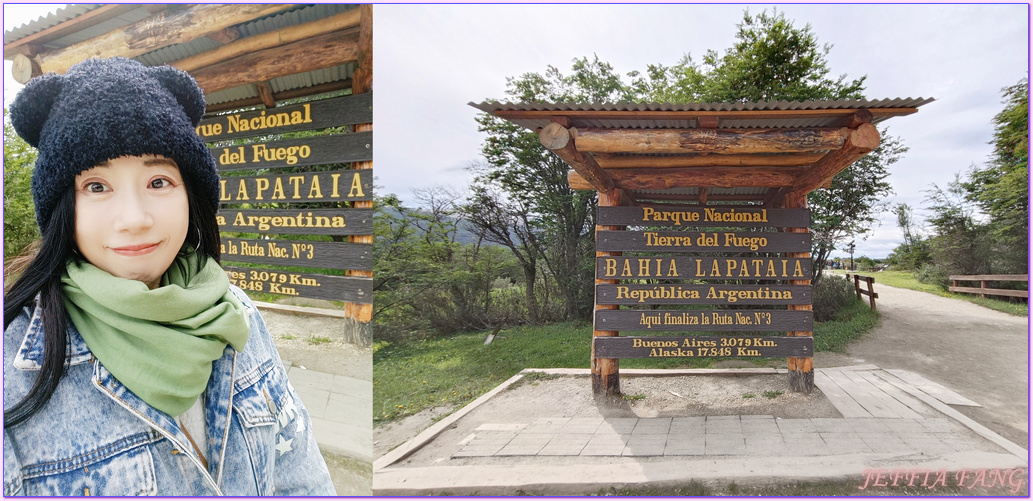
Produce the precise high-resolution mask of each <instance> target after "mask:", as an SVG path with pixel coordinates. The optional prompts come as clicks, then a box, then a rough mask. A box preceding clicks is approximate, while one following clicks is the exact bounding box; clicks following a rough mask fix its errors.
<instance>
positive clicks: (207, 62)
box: [171, 8, 361, 72]
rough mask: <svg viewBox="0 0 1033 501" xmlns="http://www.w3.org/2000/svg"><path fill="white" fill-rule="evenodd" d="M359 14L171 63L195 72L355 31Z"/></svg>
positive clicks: (350, 13) (351, 12)
mask: <svg viewBox="0 0 1033 501" xmlns="http://www.w3.org/2000/svg"><path fill="white" fill-rule="evenodd" d="M360 11H361V8H356V9H349V10H346V11H344V12H341V13H340V14H335V15H333V16H330V17H327V18H324V19H320V20H318V21H312V22H309V23H305V24H299V25H295V26H289V27H286V28H283V29H280V30H276V31H270V32H267V33H262V34H260V35H255V36H252V37H247V38H244V39H240V40H236V41H233V42H231V43H228V44H226V45H223V46H222V47H219V48H217V49H213V50H210V51H208V52H202V53H200V54H197V55H195V56H190V57H188V58H185V59H180V60H179V61H175V62H173V63H171V64H172V65H173V66H175V67H177V68H179V69H181V70H183V71H187V72H192V71H194V70H196V69H199V68H203V67H205V66H211V65H213V64H216V63H219V62H222V61H226V60H227V59H233V58H235V57H239V56H243V55H245V54H247V53H249V52H254V51H258V50H264V49H270V48H273V47H278V46H280V45H284V44H289V43H293V42H297V41H299V40H304V39H306V38H312V37H314V36H318V35H323V34H326V33H331V32H334V31H341V30H346V29H350V28H355V27H357V26H359V18H360ZM209 35H210V34H209Z"/></svg>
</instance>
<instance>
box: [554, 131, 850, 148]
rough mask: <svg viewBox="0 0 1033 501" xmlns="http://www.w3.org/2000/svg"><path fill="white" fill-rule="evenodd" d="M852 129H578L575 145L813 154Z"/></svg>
mask: <svg viewBox="0 0 1033 501" xmlns="http://www.w3.org/2000/svg"><path fill="white" fill-rule="evenodd" d="M850 133H851V130H850V129H847V128H845V127H842V128H808V129H597V128H589V129H578V134H577V139H575V145H576V146H577V150H578V151H581V152H592V153H721V154H726V155H735V154H756V153H813V152H816V151H826V150H838V149H840V148H842V147H843V144H844V142H845V141H846V140H847V137H848V136H849V135H850Z"/></svg>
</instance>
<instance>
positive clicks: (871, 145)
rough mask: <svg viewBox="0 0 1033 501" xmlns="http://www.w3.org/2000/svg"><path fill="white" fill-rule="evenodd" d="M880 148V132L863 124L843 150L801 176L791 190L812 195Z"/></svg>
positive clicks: (834, 153)
mask: <svg viewBox="0 0 1033 501" xmlns="http://www.w3.org/2000/svg"><path fill="white" fill-rule="evenodd" d="M846 130H849V129H846ZM878 147H879V131H878V130H876V129H875V126H874V125H872V124H869V123H866V124H861V125H860V126H859V127H858V128H857V129H855V130H851V131H850V133H849V135H848V136H847V139H846V141H845V143H844V144H843V147H842V148H840V149H838V150H836V151H830V152H829V153H827V154H826V155H825V156H824V157H822V159H821V160H818V162H817V163H815V164H814V165H813V166H812V167H811V168H810V169H808V170H807V171H806V172H804V173H803V174H801V175H800V177H799V178H798V179H797V180H796V182H794V183H793V185H792V187H791V188H790V190H791V191H795V192H799V193H810V192H811V191H814V190H815V189H817V188H820V187H821V186H822V185H824V184H826V183H828V182H829V181H831V180H832V178H833V177H836V174H839V173H840V172H842V171H843V169H845V168H847V166H849V165H850V164H852V163H854V162H856V161H858V160H860V159H861V157H863V156H865V155H867V154H868V153H871V152H872V151H873V150H875V148H878Z"/></svg>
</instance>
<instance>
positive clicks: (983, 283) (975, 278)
mask: <svg viewBox="0 0 1033 501" xmlns="http://www.w3.org/2000/svg"><path fill="white" fill-rule="evenodd" d="M950 279H951V282H952V284H953V285H951V287H950V291H951V292H965V293H969V294H979V295H980V296H982V297H984V298H985V297H986V296H987V295H991V296H1011V297H1024V298H1027V299H1029V275H951V276H950ZM958 282H979V287H959V286H958ZM987 282H1026V290H1014V289H991V288H989V287H987Z"/></svg>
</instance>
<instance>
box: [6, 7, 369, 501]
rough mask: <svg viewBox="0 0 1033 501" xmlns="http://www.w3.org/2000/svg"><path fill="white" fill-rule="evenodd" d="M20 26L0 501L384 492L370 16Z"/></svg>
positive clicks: (11, 10)
mask: <svg viewBox="0 0 1033 501" xmlns="http://www.w3.org/2000/svg"><path fill="white" fill-rule="evenodd" d="M4 20H5V25H4V59H5V66H4V77H5V83H4V223H5V224H4V275H3V278H4V341H3V355H4V376H3V377H4V385H3V392H4V393H3V409H4V411H3V412H4V435H3V449H4V466H3V474H4V490H3V494H4V496H132V495H159V496H224V495H225V496H334V495H342V496H348V495H351V496H354V495H369V494H371V492H372V489H371V475H372V472H371V461H372V439H371V429H372V424H371V409H372V382H371V381H372V359H371V351H370V349H371V348H370V345H371V334H370V328H369V322H370V317H371V310H372V304H371V303H372V301H371V297H372V293H371V291H370V287H371V286H370V283H371V281H372V279H371V275H372V272H371V270H372V264H371V263H372V258H371V254H372V252H371V249H370V239H371V233H372V224H371V222H370V219H371V212H372V209H371V206H372V200H373V186H372V185H373V175H372V160H373V157H372V130H373V124H372V122H373V116H372V98H371V96H372V9H371V8H370V6H368V5H346V4H335V5H288V4H277V5H219V4H206V5H172V4H149V5H131V4H118V5H101V4H88V5H27V4H26V5H12V4H5V5H4Z"/></svg>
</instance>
